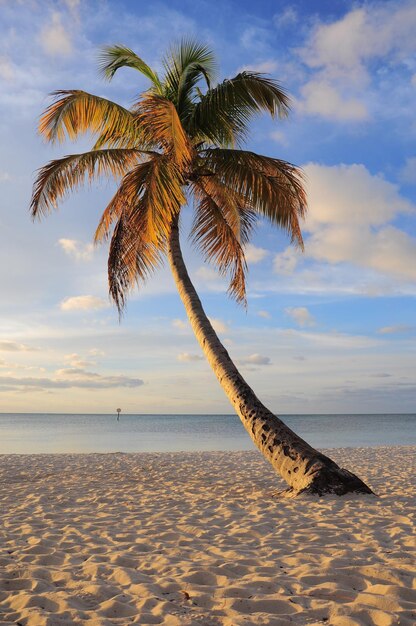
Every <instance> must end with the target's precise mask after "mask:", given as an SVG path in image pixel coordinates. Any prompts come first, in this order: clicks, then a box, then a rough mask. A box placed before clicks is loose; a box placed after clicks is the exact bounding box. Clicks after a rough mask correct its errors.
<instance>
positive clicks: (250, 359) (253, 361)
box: [237, 354, 271, 365]
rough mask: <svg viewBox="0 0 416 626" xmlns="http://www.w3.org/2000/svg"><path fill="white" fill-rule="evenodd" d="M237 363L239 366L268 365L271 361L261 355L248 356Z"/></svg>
mask: <svg viewBox="0 0 416 626" xmlns="http://www.w3.org/2000/svg"><path fill="white" fill-rule="evenodd" d="M237 362H238V363H239V364H240V365H270V363H271V359H270V357H268V356H263V355H262V354H250V356H246V357H243V358H242V359H238V360H237Z"/></svg>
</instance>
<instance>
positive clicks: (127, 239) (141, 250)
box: [108, 200, 163, 315]
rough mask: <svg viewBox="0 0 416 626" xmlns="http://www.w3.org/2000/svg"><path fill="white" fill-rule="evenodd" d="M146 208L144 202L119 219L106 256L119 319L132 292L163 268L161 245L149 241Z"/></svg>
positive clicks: (140, 202)
mask: <svg viewBox="0 0 416 626" xmlns="http://www.w3.org/2000/svg"><path fill="white" fill-rule="evenodd" d="M148 217H149V207H148V205H147V203H146V201H145V200H142V201H139V202H138V203H137V204H136V205H135V206H134V207H130V208H127V210H125V211H124V212H123V213H121V215H120V217H119V218H118V221H117V224H116V227H115V229H114V232H113V236H112V238H111V243H110V251H109V255H108V282H109V291H110V295H111V297H112V299H113V300H114V302H115V304H116V306H117V309H118V311H119V314H120V315H121V313H122V311H123V309H124V307H125V303H126V298H127V294H128V293H129V291H130V290H131V288H132V287H133V286H134V285H135V284H137V285H140V283H143V282H145V281H146V280H147V278H148V277H149V276H150V275H151V274H152V273H153V272H154V271H155V270H156V269H157V268H158V267H159V266H160V265H161V264H162V261H163V258H162V250H161V248H162V246H161V245H160V242H154V241H149V240H148V239H147V236H146V235H147V232H148V223H147V222H148Z"/></svg>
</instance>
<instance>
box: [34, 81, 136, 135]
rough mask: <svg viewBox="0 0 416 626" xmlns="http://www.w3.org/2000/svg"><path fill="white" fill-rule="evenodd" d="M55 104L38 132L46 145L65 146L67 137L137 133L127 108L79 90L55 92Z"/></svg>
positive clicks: (43, 116) (47, 111) (50, 107)
mask: <svg viewBox="0 0 416 626" xmlns="http://www.w3.org/2000/svg"><path fill="white" fill-rule="evenodd" d="M52 96H54V97H55V101H54V102H53V103H52V104H51V105H50V106H49V107H48V108H47V109H46V111H45V113H44V114H43V115H42V117H41V119H40V122H39V132H40V133H41V134H42V135H43V136H44V137H45V138H46V140H47V141H50V142H55V141H59V142H62V141H64V140H65V138H66V136H68V138H69V139H76V138H77V136H78V135H80V134H83V133H86V132H91V133H101V134H102V133H105V134H107V135H112V134H117V135H128V136H130V135H131V134H135V133H136V132H137V121H136V120H135V118H134V116H133V115H132V113H131V112H130V111H128V110H127V109H125V108H124V107H122V106H120V105H119V104H116V103H115V102H112V101H111V100H106V99H105V98H100V97H99V96H94V95H92V94H90V93H87V92H85V91H80V90H78V89H70V90H66V91H65V90H59V91H54V92H53V93H52Z"/></svg>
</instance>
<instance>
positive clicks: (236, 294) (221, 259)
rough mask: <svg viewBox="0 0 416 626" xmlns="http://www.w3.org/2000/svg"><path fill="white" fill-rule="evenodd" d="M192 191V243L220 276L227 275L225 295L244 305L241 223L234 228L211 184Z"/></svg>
mask: <svg viewBox="0 0 416 626" xmlns="http://www.w3.org/2000/svg"><path fill="white" fill-rule="evenodd" d="M193 191H194V195H195V198H196V200H197V205H196V214H195V219H194V223H193V226H192V230H191V239H192V242H193V243H194V245H195V246H196V247H197V248H198V249H199V250H200V251H201V253H202V254H203V256H204V259H205V260H206V261H207V262H209V263H213V264H214V265H215V267H216V268H217V270H218V271H219V273H220V274H221V275H223V276H225V275H227V274H229V275H230V283H229V287H228V293H229V294H230V296H232V297H233V298H235V299H236V301H237V302H239V303H244V304H246V279H245V276H246V271H247V263H246V260H245V256H244V249H243V246H242V244H241V237H240V232H241V223H240V222H239V221H238V224H237V221H236V220H235V215H232V213H231V212H230V205H229V204H228V203H226V204H224V205H221V202H222V201H223V200H224V199H225V198H224V195H223V193H224V192H223V190H221V189H219V188H218V187H216V185H215V184H214V183H209V184H208V183H207V182H206V181H204V182H199V183H198V184H195V185H194V186H193ZM230 213H231V214H230ZM227 217H228V219H227ZM230 218H231V219H230Z"/></svg>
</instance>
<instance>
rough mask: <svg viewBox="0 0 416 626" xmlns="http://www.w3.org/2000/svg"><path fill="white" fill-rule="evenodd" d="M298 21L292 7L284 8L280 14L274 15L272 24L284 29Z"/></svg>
mask: <svg viewBox="0 0 416 626" xmlns="http://www.w3.org/2000/svg"><path fill="white" fill-rule="evenodd" d="M297 21H298V14H297V12H296V10H295V9H294V8H293V7H290V6H288V7H286V8H285V9H284V10H283V11H281V12H280V13H276V15H273V22H274V24H275V26H277V28H285V27H286V26H290V25H292V24H296V22H297Z"/></svg>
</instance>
